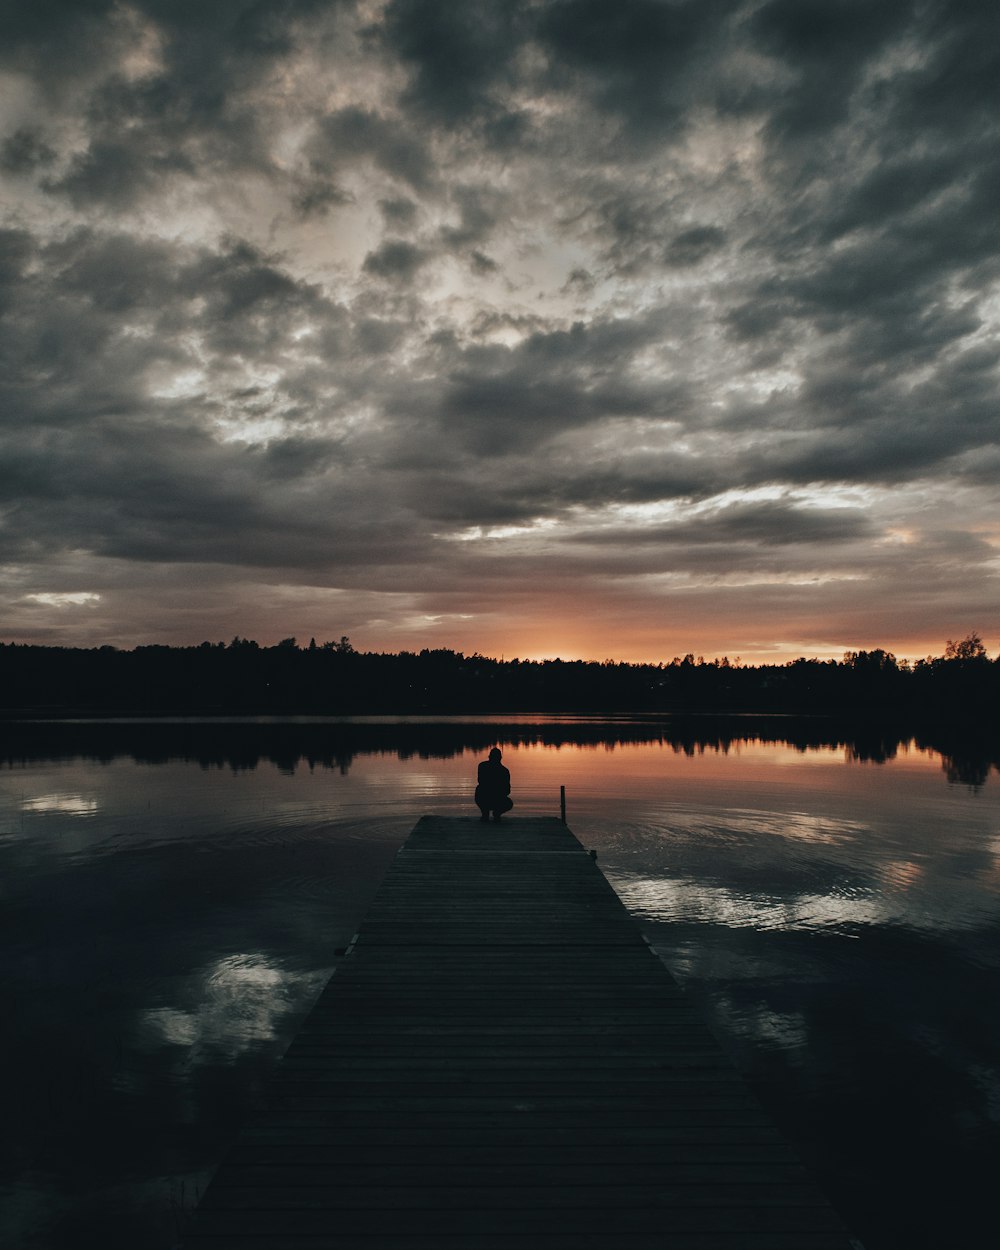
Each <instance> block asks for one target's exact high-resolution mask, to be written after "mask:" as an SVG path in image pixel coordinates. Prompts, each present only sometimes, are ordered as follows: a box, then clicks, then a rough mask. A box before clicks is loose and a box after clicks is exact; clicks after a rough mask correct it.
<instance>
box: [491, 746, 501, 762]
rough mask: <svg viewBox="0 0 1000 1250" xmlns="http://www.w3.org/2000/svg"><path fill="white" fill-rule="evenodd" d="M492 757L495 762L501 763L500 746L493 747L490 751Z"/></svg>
mask: <svg viewBox="0 0 1000 1250" xmlns="http://www.w3.org/2000/svg"><path fill="white" fill-rule="evenodd" d="M490 759H491V760H492V762H493V763H494V764H496V763H499V760H500V748H499V747H494V748H493V750H492V751H491V752H490Z"/></svg>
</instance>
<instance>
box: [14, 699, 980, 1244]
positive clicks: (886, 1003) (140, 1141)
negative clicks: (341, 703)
mask: <svg viewBox="0 0 1000 1250" xmlns="http://www.w3.org/2000/svg"><path fill="white" fill-rule="evenodd" d="M531 719H532V718H519V722H518V723H515V722H511V723H508V724H494V725H487V724H481V725H479V726H476V727H472V726H469V727H464V726H458V725H456V724H455V723H454V722H445V721H440V720H438V721H437V722H436V723H435V725H433V726H431V727H421V726H418V725H413V724H409V725H393V724H391V723H386V722H380V723H378V724H377V725H371V724H369V725H367V726H366V725H364V724H361V725H353V726H344V725H340V726H337V727H330V726H328V725H326V726H324V725H309V724H300V725H298V726H295V727H293V728H289V727H287V726H286V727H275V726H267V725H263V726H259V725H258V726H253V725H249V726H248V725H243V726H240V727H227V726H221V725H215V726H204V725H202V726H200V727H191V726H185V725H177V726H172V727H162V726H161V727H160V728H158V729H151V728H149V727H147V726H142V725H135V724H131V725H130V724H127V723H120V724H119V725H117V726H115V727H111V726H104V727H97V728H95V727H93V726H87V725H78V726H76V727H62V728H61V729H56V728H53V729H52V730H51V731H48V730H43V729H38V728H36V729H32V730H30V731H29V730H25V731H24V732H23V733H18V734H14V735H8V737H7V738H6V739H4V742H3V743H0V747H2V749H0V905H2V926H3V945H2V954H0V978H2V992H3V1001H4V1005H5V1011H4V1016H5V1021H4V1026H3V1030H2V1043H0V1044H2V1059H3V1062H4V1075H5V1085H6V1086H7V1094H6V1096H5V1115H4V1117H3V1121H2V1124H3V1127H2V1130H0V1132H2V1140H3V1156H2V1167H3V1172H2V1180H3V1182H4V1183H3V1190H2V1198H3V1208H2V1215H0V1243H2V1244H3V1245H10V1246H18V1247H22V1246H23V1247H26V1248H28V1247H38V1248H40V1250H41V1248H45V1250H54V1248H55V1247H60V1248H62V1247H67V1248H68V1247H74V1248H75V1250H79V1248H81V1247H89V1246H95V1247H96V1246H100V1247H102V1248H105V1247H106V1248H109V1250H115V1248H117V1247H122V1248H125V1247H128V1250H136V1248H137V1247H151V1248H153V1250H157V1248H166V1247H169V1246H171V1245H172V1244H173V1243H174V1242H175V1241H176V1239H177V1237H178V1234H179V1232H180V1231H181V1230H182V1229H183V1226H184V1213H185V1211H186V1210H189V1209H190V1208H191V1206H192V1205H193V1203H194V1202H195V1201H196V1199H197V1195H198V1193H199V1192H200V1190H201V1189H202V1188H203V1187H204V1185H205V1183H206V1182H207V1179H208V1178H209V1176H210V1175H211V1172H212V1169H213V1167H214V1166H215V1164H216V1163H217V1162H218V1160H219V1157H220V1155H221V1153H222V1152H223V1150H224V1149H225V1148H226V1146H227V1144H228V1143H229V1142H230V1141H231V1140H232V1138H233V1136H234V1134H235V1133H236V1132H237V1130H238V1128H239V1126H240V1124H241V1123H242V1122H243V1121H244V1119H245V1117H246V1116H247V1114H248V1112H249V1111H250V1110H251V1109H252V1107H253V1105H254V1103H255V1100H256V1099H257V1098H258V1097H259V1093H260V1090H261V1087H262V1084H263V1082H264V1081H265V1080H266V1077H267V1074H268V1071H269V1070H270V1068H271V1067H272V1065H273V1064H274V1062H275V1061H276V1059H277V1058H278V1057H279V1056H280V1054H281V1053H282V1051H283V1049H284V1048H285V1046H286V1045H287V1043H288V1041H289V1040H290V1038H291V1036H292V1035H293V1034H294V1032H295V1030H296V1028H297V1026H298V1024H299V1022H300V1021H301V1019H302V1017H303V1015H304V1013H305V1012H306V1011H307V1010H308V1008H309V1006H310V1004H311V1002H312V1000H313V998H314V997H315V995H316V993H317V992H318V991H319V989H320V987H321V986H322V985H323V983H324V982H325V980H326V978H327V976H328V975H329V973H330V970H331V968H332V967H333V965H334V963H335V961H336V958H337V952H338V950H339V949H340V948H342V947H343V946H344V945H346V943H347V942H348V941H349V939H350V937H351V934H352V933H353V932H354V930H355V928H356V926H357V924H358V922H359V921H360V919H361V918H362V916H363V914H364V911H365V908H366V906H367V903H368V901H369V899H370V898H371V896H372V894H373V893H374V891H375V889H376V887H377V885H378V883H379V881H380V879H381V877H382V875H383V874H384V872H385V871H386V869H387V867H388V865H389V862H390V861H391V859H392V856H393V855H394V853H395V851H396V849H397V847H398V846H399V844H400V843H401V841H402V840H403V838H404V837H405V836H406V834H407V833H408V832H409V830H410V828H411V827H412V825H413V823H414V821H415V819H416V818H417V816H419V815H421V814H422V813H425V812H438V813H442V814H471V809H470V796H471V789H472V784H473V783H472V778H473V777H474V773H475V763H476V761H477V760H478V759H480V758H482V756H483V755H484V754H485V748H486V747H487V746H488V745H489V744H490V742H491V741H492V740H494V739H496V740H499V741H500V742H501V743H502V744H504V761H505V763H507V764H508V765H509V766H510V769H511V772H512V774H513V778H514V797H515V799H516V801H517V806H516V808H515V811H514V813H513V816H514V817H515V818H516V816H517V815H518V814H519V813H531V814H534V813H550V814H556V811H557V807H558V789H559V785H560V784H565V785H566V786H567V789H568V792H569V821H570V825H571V826H572V828H573V830H574V831H575V832H576V833H577V835H578V836H579V837H580V839H581V841H582V842H583V843H584V845H585V846H587V847H593V848H595V849H596V850H597V851H598V853H599V861H598V862H599V864H600V866H601V867H602V868H603V869H604V871H605V872H606V873H607V875H608V876H609V878H610V879H611V881H612V882H613V884H614V886H615V888H616V889H617V890H618V892H619V894H620V895H621V897H622V898H623V899H624V901H625V902H626V904H627V905H628V907H629V908H630V910H631V911H632V912H633V914H635V915H636V916H637V917H638V918H639V919H640V921H641V922H642V924H643V927H644V929H645V931H646V933H647V935H648V936H649V938H650V940H651V941H652V942H653V944H654V945H655V947H656V949H657V950H658V951H659V953H660V955H661V957H662V958H663V960H664V961H665V962H666V964H667V965H668V966H669V967H670V969H671V970H672V971H673V972H674V974H675V975H676V976H677V977H678V979H679V980H680V981H681V982H682V983H683V984H684V985H685V986H686V987H687V989H688V991H689V992H690V993H691V994H692V995H693V996H694V997H695V998H696V999H697V1000H698V1002H699V1003H700V1004H701V1005H702V1007H703V1009H704V1011H705V1013H706V1015H707V1016H708V1018H709V1020H710V1022H711V1024H712V1025H713V1027H714V1028H715V1030H716V1032H717V1033H718V1034H719V1036H720V1038H721V1039H722V1040H723V1042H724V1044H725V1045H726V1046H727V1048H728V1049H729V1051H730V1053H731V1054H732V1055H733V1057H734V1059H735V1061H736V1062H737V1063H738V1065H739V1066H740V1067H741V1068H742V1070H743V1071H744V1072H745V1073H746V1074H747V1076H748V1077H749V1079H750V1080H751V1081H752V1082H753V1084H754V1086H755V1088H756V1089H757V1090H758V1092H759V1093H760V1096H761V1097H762V1099H763V1100H764V1102H765V1103H766V1105H767V1106H768V1107H769V1108H770V1110H771V1112H772V1114H773V1115H774V1117H775V1118H776V1120H777V1121H778V1122H779V1123H780V1124H781V1126H782V1127H783V1129H784V1130H785V1132H786V1133H787V1134H788V1135H789V1136H790V1137H791V1138H792V1139H794V1140H795V1141H796V1143H797V1144H798V1146H799V1148H800V1150H801V1152H802V1153H803V1155H804V1156H805V1157H806V1159H807V1160H808V1161H809V1162H810V1164H811V1165H812V1166H813V1168H814V1169H815V1171H816V1173H817V1174H818V1176H819V1178H820V1181H821V1183H822V1184H823V1186H824V1187H825V1188H826V1190H827V1192H828V1193H829V1194H830V1195H831V1197H832V1198H833V1199H834V1201H835V1202H836V1203H837V1205H838V1206H839V1207H840V1209H841V1210H842V1211H843V1213H844V1214H845V1216H846V1217H847V1219H848V1221H849V1223H850V1224H851V1226H852V1228H853V1229H854V1230H855V1231H856V1232H857V1233H858V1234H859V1235H860V1236H861V1237H862V1239H863V1240H864V1243H865V1245H866V1247H867V1250H889V1248H893V1250H895V1248H896V1247H900V1248H902V1247H906V1248H907V1250H909V1248H913V1247H931V1246H933V1247H936V1248H937V1247H941V1246H946V1245H947V1246H958V1245H971V1244H976V1243H977V1242H979V1241H980V1240H981V1238H982V1236H983V1235H984V1233H985V1231H986V1230H987V1229H989V1228H990V1226H991V1221H992V1211H991V1210H990V1202H991V1200H992V1191H993V1188H994V1181H995V1175H996V1173H997V1169H998V1166H1000V1149H998V1147H1000V997H998V995H997V992H996V987H997V971H998V968H1000V777H998V774H997V767H996V763H995V760H996V755H995V753H994V754H993V755H992V757H991V755H990V753H989V752H988V751H983V750H977V751H975V752H973V753H972V756H971V757H970V756H968V755H962V754H957V755H951V756H949V757H943V756H942V755H941V754H940V753H939V752H938V751H936V750H933V749H930V748H926V747H920V746H918V745H916V743H914V742H908V741H906V740H905V739H904V740H903V741H902V742H900V743H898V744H897V743H895V741H894V740H893V741H892V742H890V743H889V744H885V743H882V742H877V743H874V744H873V743H870V742H869V743H867V744H866V745H865V746H864V747H862V748H859V746H858V744H857V743H856V742H853V740H851V739H850V738H849V736H848V737H844V736H843V735H839V736H838V735H835V734H830V733H824V732H823V731H819V732H817V731H816V730H810V731H808V732H806V731H801V730H799V729H797V728H796V727H794V726H792V725H791V724H787V725H783V724H782V723H781V722H775V723H774V724H773V725H772V727H771V728H770V729H769V730H768V731H767V732H766V733H765V734H764V736H763V738H761V737H756V736H749V735H750V733H751V731H750V730H749V729H747V730H746V731H741V730H739V729H738V728H737V729H736V730H735V731H731V732H729V731H727V733H726V734H725V735H720V734H719V733H717V732H715V731H712V732H710V733H709V732H707V731H703V730H701V731H700V730H695V731H691V730H690V729H687V730H685V731H684V732H683V733H681V732H680V731H675V730H671V729H670V728H667V729H666V730H664V729H663V727H662V726H651V725H642V724H636V723H629V722H626V721H620V722H618V723H617V724H616V725H614V726H609V725H596V724H594V723H591V722H587V721H586V720H580V719H577V720H576V721H573V722H563V723H554V722H550V723H549V724H547V725H544V726H541V727H533V726H532V724H531V723H530V721H531ZM534 719H536V720H537V718H534ZM743 732H746V734H747V735H748V736H746V737H743V736H741V734H742V733H743ZM753 733H755V734H756V733H757V730H756V729H755V730H754V731H753ZM785 736H787V737H789V738H791V739H792V741H785V740H783V737H785ZM824 738H827V739H829V741H824ZM793 742H797V743H798V745H793ZM130 743H131V745H129V744H130ZM865 756H868V757H870V758H865ZM991 759H992V760H993V761H994V762H992V763H991Z"/></svg>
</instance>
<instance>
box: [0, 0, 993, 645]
mask: <svg viewBox="0 0 1000 1250" xmlns="http://www.w3.org/2000/svg"><path fill="white" fill-rule="evenodd" d="M46 14H48V16H46ZM49 19H51V20H49ZM997 22H998V17H997V12H996V10H995V8H991V7H990V6H988V5H985V4H978V3H974V2H972V0H969V2H964V0H963V3H960V4H959V3H943V4H931V5H921V4H913V3H907V2H905V0H904V2H903V3H899V4H891V5H879V6H870V5H866V4H859V3H857V2H856V0H822V2H821V0H810V2H809V3H798V2H795V3H793V2H791V0H720V2H719V3H713V4H697V3H689V2H684V0H676V2H671V3H661V2H659V0H625V2H624V3H621V4H617V5H614V6H610V5H606V4H603V3H595V2H594V0H538V2H532V3H524V4H522V3H513V4H511V3H500V2H499V0H497V2H494V0H490V2H488V3H483V4H478V5H475V6H458V5H445V4H440V3H435V2H434V0H357V2H355V0H340V2H336V3H334V2H330V3H315V0H290V3H287V4H282V5H280V6H276V7H274V8H273V9H272V8H271V7H269V6H260V5H254V4H249V3H244V2H243V0H232V2H231V3H226V4H219V5H213V6H208V7H205V8H204V9H203V10H201V9H197V8H196V7H194V8H193V7H191V6H187V5H181V6H171V5H163V4H160V3H156V2H154V0H135V2H134V3H112V0H95V3H89V4H87V5H79V6H74V5H72V4H70V5H58V6H55V7H54V8H52V10H51V12H49V6H47V5H45V4H43V5H41V6H40V7H39V6H35V7H34V8H32V9H31V10H30V12H29V11H28V10H24V9H22V10H21V11H20V12H16V11H12V12H11V13H10V14H9V15H7V16H6V17H4V18H3V19H2V24H0V36H2V38H0V87H2V89H3V95H2V100H3V105H2V109H0V173H2V177H3V185H4V198H3V206H2V209H0V316H2V318H3V353H4V370H3V382H2V383H0V406H2V410H3V414H4V415H3V418H2V422H0V492H2V494H0V551H2V556H0V631H2V632H0V638H3V639H6V640H10V641H17V642H25V643H35V644H40V645H64V646H100V645H111V646H117V647H122V648H128V647H134V646H137V645H148V644H155V643H164V644H170V645H182V644H183V645H193V644H196V643H198V642H200V641H202V640H204V639H211V640H213V641H218V640H220V639H222V640H228V639H231V638H232V637H233V636H235V635H237V634H238V635H243V636H248V637H255V638H257V639H259V640H260V641H261V642H263V643H273V642H275V641H278V640H280V639H281V638H282V637H285V636H289V635H295V636H297V637H298V638H299V639H300V640H302V639H306V640H308V638H310V637H313V636H315V637H317V638H321V637H323V638H326V637H339V636H340V635H341V634H347V635H349V636H350V637H351V638H352V639H353V640H354V641H355V644H356V645H357V646H358V647H360V648H364V649H367V650H403V649H409V650H413V649H416V650H420V649H422V648H423V647H430V648H437V647H449V648H454V649H457V650H462V651H464V652H473V651H476V650H479V651H481V652H483V653H486V654H491V655H497V656H499V655H508V656H510V655H521V656H525V657H546V656H555V655H559V656H561V657H563V658H581V659H595V660H599V659H605V658H614V659H624V660H631V661H638V660H643V661H650V662H654V663H656V662H659V661H661V660H663V661H665V662H669V661H670V660H671V659H672V658H673V656H674V655H681V656H682V655H684V654H687V653H689V652H691V653H694V654H695V655H704V656H705V657H706V658H714V657H722V656H724V655H728V656H729V657H730V659H733V658H735V657H736V656H739V657H741V658H742V659H743V660H744V661H745V662H749V663H762V662H770V661H775V662H783V661H785V660H789V659H794V658H796V657H798V656H807V657H818V658H832V659H838V658H840V656H841V655H842V654H843V653H844V652H845V651H847V650H862V649H872V648H884V649H886V650H889V651H892V652H893V653H895V654H896V655H898V656H900V657H907V658H910V659H916V658H920V657H922V656H926V655H936V654H940V653H941V651H942V649H943V647H944V645H945V642H946V641H947V640H948V639H949V638H959V637H962V636H964V635H966V634H967V633H969V632H970V631H972V630H975V631H978V632H979V633H980V634H981V635H982V637H983V639H984V642H985V643H986V645H987V647H988V648H989V649H990V650H991V651H992V652H995V650H996V648H997V646H998V645H1000V634H998V633H997V631H998V630H1000V520H998V518H1000V415H998V414H1000V402H998V401H1000V382H998V354H997V351H996V344H997V341H998V334H1000V286H998V274H997V265H996V258H997V255H998V254H1000V245H998V236H997V230H996V197H995V190H996V186H997V179H998V168H1000V167H998V156H997V153H998V151H1000V148H998V145H997V143H996V139H997V135H998V132H1000V109H998V107H997V99H996V90H995V82H994V76H993V74H992V62H991V59H990V57H991V54H990V52H989V49H990V48H991V47H992V46H993V45H994V43H995V41H996V36H997V34H998V27H997ZM81 49H85V50H86V55H83V56H81V55H80V54H79V53H80V50H81Z"/></svg>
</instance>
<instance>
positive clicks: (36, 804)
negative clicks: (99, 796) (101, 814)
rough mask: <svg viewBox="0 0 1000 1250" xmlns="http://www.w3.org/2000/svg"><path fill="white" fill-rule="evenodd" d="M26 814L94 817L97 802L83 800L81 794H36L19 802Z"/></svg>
mask: <svg viewBox="0 0 1000 1250" xmlns="http://www.w3.org/2000/svg"><path fill="white" fill-rule="evenodd" d="M21 808H22V810H23V811H26V812H59V813H61V814H62V815H65V816H96V815H97V812H98V811H99V808H98V804H97V800H96V799H88V798H84V796H83V795H82V794H36V795H34V796H33V797H31V798H25V799H22V800H21Z"/></svg>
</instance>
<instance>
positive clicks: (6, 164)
mask: <svg viewBox="0 0 1000 1250" xmlns="http://www.w3.org/2000/svg"><path fill="white" fill-rule="evenodd" d="M55 159H56V153H55V149H54V148H52V147H50V146H49V144H48V143H46V141H45V139H44V137H43V133H42V131H41V130H39V129H38V128H36V127H34V126H20V127H19V128H18V129H17V130H15V131H14V133H13V134H10V135H8V136H7V138H6V139H5V140H4V141H3V145H2V147H0V169H2V170H4V172H5V173H8V174H27V173H31V172H32V171H33V170H35V169H43V168H45V167H46V166H47V165H51V164H52V162H53V161H54V160H55Z"/></svg>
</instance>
